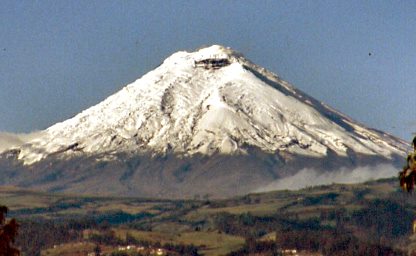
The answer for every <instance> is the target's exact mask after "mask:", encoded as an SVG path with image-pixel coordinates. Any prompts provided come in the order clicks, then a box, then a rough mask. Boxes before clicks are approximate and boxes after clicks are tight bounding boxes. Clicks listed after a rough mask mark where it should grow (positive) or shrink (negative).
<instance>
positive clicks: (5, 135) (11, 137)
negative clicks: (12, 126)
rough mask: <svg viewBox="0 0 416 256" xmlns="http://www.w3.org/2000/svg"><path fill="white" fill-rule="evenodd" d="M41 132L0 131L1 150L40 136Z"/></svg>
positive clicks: (17, 145)
mask: <svg viewBox="0 0 416 256" xmlns="http://www.w3.org/2000/svg"><path fill="white" fill-rule="evenodd" d="M40 134H41V132H32V133H19V134H18V133H9V132H0V152H3V151H4V150H6V149H10V148H13V147H19V146H21V145H23V144H25V143H26V142H28V141H30V140H32V139H35V138H37V137H39V136H40Z"/></svg>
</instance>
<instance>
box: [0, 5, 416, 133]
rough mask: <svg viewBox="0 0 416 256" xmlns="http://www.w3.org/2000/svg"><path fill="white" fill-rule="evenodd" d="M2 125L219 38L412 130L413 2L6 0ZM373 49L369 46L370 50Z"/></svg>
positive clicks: (122, 81) (54, 118)
mask: <svg viewBox="0 0 416 256" xmlns="http://www.w3.org/2000/svg"><path fill="white" fill-rule="evenodd" d="M0 7H1V8H0V24H1V25H0V131H8V132H29V131H33V130H39V129H44V128H47V127H48V126H50V125H52V124H54V123H56V122H59V121H63V120H65V119H67V118H70V117H72V116H74V115H75V114H77V113H78V112H80V111H82V110H83V109H86V108H88V107H90V106H92V105H94V104H96V103H98V102H100V101H101V100H103V99H105V98H106V97H107V96H109V95H111V94H113V93H114V92H116V91H118V90H119V89H120V88H122V87H123V86H124V85H126V84H128V83H130V82H132V81H134V80H136V79H137V78H139V77H140V76H142V75H143V74H145V73H147V72H148V71H150V70H152V69H153V68H154V67H156V66H158V65H159V64H160V63H161V62H162V61H163V59H165V58H166V57H168V56H169V55H170V54H172V53H173V52H176V51H178V50H193V49H196V48H198V47H200V46H202V45H211V44H222V45H225V46H230V47H232V48H233V49H235V50H237V51H239V52H242V53H243V54H244V55H245V56H246V57H247V58H249V59H250V60H252V61H253V62H255V63H256V64H258V65H260V66H263V67H266V68H268V69H269V70H271V71H273V72H274V73H276V74H278V75H279V76H281V77H282V78H283V79H285V80H287V81H288V82H290V83H292V84H293V85H294V86H295V87H297V88H299V89H301V90H303V91H304V92H306V93H308V94H310V95H311V96H313V97H315V98H317V99H318V100H321V101H323V102H325V103H327V104H329V105H331V106H333V107H334V108H336V109H338V110H339V111H341V112H343V113H345V114H347V115H349V116H351V117H352V118H354V119H356V120H358V121H359V122H362V123H364V124H365V125H367V126H369V127H373V128H376V129H380V130H383V131H387V132H389V133H392V134H394V135H396V136H399V137H401V138H403V139H406V140H410V139H411V136H412V135H411V133H412V132H414V131H416V114H415V110H416V107H415V105H416V76H415V75H416V15H415V13H416V2H414V1H332V0H331V1H317V0H314V1H174V0H172V1H155V0H151V1H127V0H124V1H55V0H54V1H47V0H42V1H8V0H6V1H2V2H1V4H0ZM370 53H371V55H370Z"/></svg>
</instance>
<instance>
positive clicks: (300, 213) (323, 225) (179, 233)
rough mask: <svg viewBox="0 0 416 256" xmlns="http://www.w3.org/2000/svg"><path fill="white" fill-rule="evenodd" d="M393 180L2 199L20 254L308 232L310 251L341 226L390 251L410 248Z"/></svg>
mask: <svg viewBox="0 0 416 256" xmlns="http://www.w3.org/2000/svg"><path fill="white" fill-rule="evenodd" d="M396 183H397V182H396V180H394V179H390V180H389V179H388V180H380V181H375V182H369V183H365V184H356V185H337V184H334V185H330V186H320V187H314V188H307V189H303V190H299V191H278V192H270V193H261V194H250V195H247V196H242V197H237V198H232V199H228V200H152V199H143V198H115V197H88V196H76V195H62V194H48V193H43V192H36V191H29V190H21V189H17V188H13V187H2V188H0V204H1V205H6V206H8V207H9V209H10V211H9V216H8V217H14V218H16V219H17V220H18V221H19V222H20V223H21V224H22V226H21V234H20V235H19V237H18V239H17V245H18V246H20V248H21V249H22V252H23V255H32V253H33V252H41V254H42V255H85V253H86V252H87V251H88V252H90V251H91V250H93V248H94V247H95V246H97V245H99V246H100V248H101V250H102V252H103V254H106V255H111V253H115V252H116V251H117V248H118V247H120V246H122V245H127V244H128V243H133V244H135V245H138V246H139V245H143V246H144V249H143V250H144V251H146V253H148V254H149V255H152V254H151V253H152V252H153V253H156V251H155V250H156V249H157V247H158V248H161V249H160V250H165V253H169V254H170V255H181V252H180V251H181V250H182V251H183V250H188V251H192V250H197V251H198V253H199V255H227V254H228V253H230V252H232V251H237V250H245V249H244V248H246V249H247V248H249V247H247V246H248V244H247V243H248V242H247V241H254V243H262V242H263V243H269V244H268V246H270V243H271V244H273V246H274V245H276V246H277V245H278V246H280V247H281V248H283V247H284V246H298V247H302V245H296V244H294V245H292V244H291V242H290V241H291V240H297V239H299V237H302V236H305V233H302V232H305V230H306V231H308V232H307V233H306V235H307V236H311V237H310V238H308V239H315V240H316V241H315V240H314V241H315V242H316V243H317V244H318V247H316V248H315V247H313V248H312V247H311V248H299V249H304V250H310V252H311V253H312V252H314V251H315V252H316V251H319V250H324V249H325V250H327V248H326V247H325V248H324V245H322V244H320V243H323V242H322V241H324V240H325V239H323V238H322V237H312V235H313V234H320V233H322V234H331V235H333V234H338V233H337V232H339V231H338V230H343V231H342V232H343V235H345V234H347V235H348V236H349V237H350V238H349V239H350V240H351V239H352V240H351V241H355V243H358V244H365V245H369V246H370V245H371V246H374V245H375V244H378V243H380V241H383V246H385V247H386V246H388V248H390V247H391V248H392V249H398V247H400V248H401V250H403V248H405V249H404V250H413V249H414V248H416V242H415V239H414V238H413V237H412V221H413V219H415V212H416V199H415V198H416V196H414V195H407V194H404V193H403V192H401V191H400V190H399V189H398V186H397V184H396ZM395 214H396V215H395ZM371 217H376V219H374V220H373V219H372V218H371ZM361 222H362V223H361ZM383 223H384V224H383ZM390 223H392V224H391V225H390ZM393 224H394V226H392V225H393ZM34 227H39V229H40V230H43V229H45V230H46V231H45V230H44V231H43V232H44V234H46V235H44V236H43V240H42V236H41V235H39V234H38V233H41V232H42V231H38V230H37V229H36V228H34ZM48 227H49V230H48V229H47V228H48ZM36 232H38V233H36ZM296 234H298V235H296ZM293 235H295V238H292V239H291V240H290V239H289V240H284V239H285V237H289V236H293ZM316 236H319V235H316ZM65 237H69V238H65ZM36 239H37V240H36ZM247 239H248V240H247ZM250 239H251V240H250ZM276 239H280V240H279V241H277V240H276ZM282 239H283V240H282ZM383 239H384V240H383ZM256 241H257V242H256ZM325 241H326V240H325ZM385 241H387V242H385ZM252 243H253V242H252ZM399 245H400V246H399ZM319 246H321V247H322V248H321V247H319ZM380 246H381V245H380ZM383 248H384V247H383ZM169 250H171V251H169ZM247 250H248V249H247ZM270 250H272V249H270ZM273 250H275V249H273ZM135 253H137V252H135ZM175 253H176V254H175ZM182 254H183V252H182ZM185 254H186V253H185ZM188 254H189V255H193V254H190V253H188ZM188 254H186V255H188ZM131 255H135V254H131ZM138 255H140V254H138ZM258 255H268V254H267V253H266V254H261V253H259V254H258ZM334 255H336V254H334Z"/></svg>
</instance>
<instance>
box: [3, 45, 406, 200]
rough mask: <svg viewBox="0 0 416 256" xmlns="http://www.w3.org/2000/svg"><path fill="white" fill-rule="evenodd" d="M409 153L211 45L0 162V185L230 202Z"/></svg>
mask: <svg viewBox="0 0 416 256" xmlns="http://www.w3.org/2000/svg"><path fill="white" fill-rule="evenodd" d="M407 146H408V145H407V144H406V143H404V142H403V141H400V140H399V139H397V138H395V137H393V136H390V135H387V134H385V133H382V132H380V131H376V130H373V129H369V128H366V127H364V126H362V125H360V124H358V123H356V122H355V121H353V120H351V119H350V118H349V117H347V116H345V115H343V114H341V113H339V112H338V111H336V110H334V109H332V108H330V107H329V106H327V105H325V104H324V103H322V102H319V101H317V100H315V99H314V98H312V97H310V96H308V95H306V94H305V93H303V92H301V91H299V90H298V89H296V88H295V87H293V86H292V85H290V84H289V83H287V82H285V81H283V80H282V79H280V78H279V77H278V76H277V75H275V74H273V73H271V72H269V71H267V70H266V69H264V68H261V67H259V66H257V65H255V64H253V63H252V62H250V61H249V60H247V59H245V58H244V57H243V55H241V54H239V53H237V52H235V51H233V50H232V49H230V48H226V47H223V46H218V45H213V46H210V47H207V48H202V49H199V50H197V51H195V52H185V51H181V52H177V53H175V54H173V55H172V56H170V57H168V58H167V59H166V60H165V61H164V62H163V63H162V64H161V65H160V66H159V67H157V68H156V69H154V70H153V71H151V72H149V73H147V74H146V75H144V76H143V77H142V78H140V79H138V80H137V81H135V82H133V83H131V84H129V85H127V86H126V87H124V88H123V89H121V90H120V91H119V92H117V93H115V94H114V95H112V96H110V97H108V98H107V99H106V100H104V101H102V102H101V103H99V104H97V105H95V106H93V107H91V108H89V109H87V110H85V111H83V112H81V113H80V114H78V115H76V116H75V117H73V118H71V119H68V120H66V121H64V122H61V123H57V124H55V125H53V126H51V127H49V128H48V129H46V130H45V131H43V132H42V134H41V136H39V137H38V138H36V139H34V140H31V141H29V142H28V143H27V144H25V145H23V146H20V147H19V148H15V149H11V150H9V151H6V152H4V153H3V155H2V159H3V164H4V162H6V163H5V164H4V165H6V166H8V167H7V168H8V170H11V169H13V168H14V171H15V173H14V174H12V172H11V171H9V172H7V171H6V172H3V174H0V177H1V176H4V178H5V179H3V180H6V182H5V183H7V184H17V185H29V186H39V187H41V188H44V189H48V190H58V191H71V192H88V193H94V192H99V191H100V193H101V192H103V193H106V194H127V195H140V196H160V197H189V196H195V195H207V194H208V195H214V196H228V195H236V194H241V193H247V192H249V191H252V190H253V189H257V188H259V187H261V186H263V185H265V184H267V183H268V182H271V181H273V180H276V179H279V178H281V177H285V176H287V175H289V174H290V173H293V172H297V171H299V170H301V169H303V168H306V167H313V168H318V169H320V170H322V171H330V170H332V169H337V168H341V167H346V166H348V167H356V166H359V165H372V164H376V163H379V162H383V163H386V162H389V163H391V162H394V161H397V159H399V157H401V156H402V155H404V154H405V153H404V152H405V150H406V149H407ZM6 160H7V161H6ZM0 163H1V161H0ZM10 166H13V168H11V167H10ZM24 169H31V170H33V175H35V176H36V177H38V178H36V179H33V178H32V179H30V175H29V174H28V173H27V172H25V171H23V170H24ZM21 172H25V173H24V174H21ZM100 184H101V185H100ZM102 185H104V186H108V188H110V189H109V190H105V191H104V190H103V187H102ZM213 188H214V189H213ZM97 190H99V191H97Z"/></svg>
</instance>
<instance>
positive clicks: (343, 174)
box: [254, 164, 400, 192]
mask: <svg viewBox="0 0 416 256" xmlns="http://www.w3.org/2000/svg"><path fill="white" fill-rule="evenodd" d="M399 171H400V170H398V169H397V168H395V167H394V166H392V165H389V164H380V165H376V166H365V167H359V168H356V169H354V170H350V169H346V168H344V169H341V170H337V171H332V172H322V171H320V172H319V171H316V170H313V169H303V170H301V171H299V172H298V173H296V174H295V175H293V176H290V177H286V178H282V179H279V180H276V181H273V182H271V183H270V184H268V185H266V186H265V187H261V188H258V189H257V190H256V191H254V192H266V191H272V190H285V189H288V190H297V189H301V188H306V187H313V186H318V185H327V184H332V183H341V184H353V183H360V182H365V181H369V180H377V179H381V178H389V177H393V176H397V173H398V172H399Z"/></svg>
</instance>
